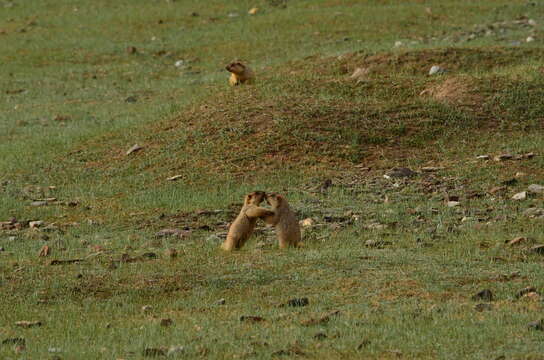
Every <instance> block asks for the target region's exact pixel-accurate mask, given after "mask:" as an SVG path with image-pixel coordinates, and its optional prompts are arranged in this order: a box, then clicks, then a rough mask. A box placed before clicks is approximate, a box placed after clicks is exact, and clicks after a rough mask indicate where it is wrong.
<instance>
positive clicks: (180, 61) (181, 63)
mask: <svg viewBox="0 0 544 360" xmlns="http://www.w3.org/2000/svg"><path fill="white" fill-rule="evenodd" d="M183 65H185V60H178V61H176V62H175V63H174V66H175V67H178V68H179V67H182V66H183Z"/></svg>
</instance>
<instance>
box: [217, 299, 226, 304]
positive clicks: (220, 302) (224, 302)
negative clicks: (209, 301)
mask: <svg viewBox="0 0 544 360" xmlns="http://www.w3.org/2000/svg"><path fill="white" fill-rule="evenodd" d="M226 303H227V300H225V299H219V300H217V301H216V302H215V305H225V304H226Z"/></svg>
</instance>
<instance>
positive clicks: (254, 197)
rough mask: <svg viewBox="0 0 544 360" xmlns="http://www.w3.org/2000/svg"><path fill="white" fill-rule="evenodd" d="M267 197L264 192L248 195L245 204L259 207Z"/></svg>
mask: <svg viewBox="0 0 544 360" xmlns="http://www.w3.org/2000/svg"><path fill="white" fill-rule="evenodd" d="M265 197H266V193H265V192H264V191H254V192H252V193H249V194H247V195H246V198H245V201H244V203H245V204H246V205H251V204H253V205H259V204H260V203H262V202H263V200H264V198H265Z"/></svg>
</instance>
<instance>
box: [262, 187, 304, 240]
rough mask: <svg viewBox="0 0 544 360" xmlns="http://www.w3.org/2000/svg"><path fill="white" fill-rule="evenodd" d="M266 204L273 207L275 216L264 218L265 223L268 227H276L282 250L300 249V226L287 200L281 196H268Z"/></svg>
mask: <svg viewBox="0 0 544 360" xmlns="http://www.w3.org/2000/svg"><path fill="white" fill-rule="evenodd" d="M266 202H267V203H268V205H270V206H271V207H272V211H274V215H272V216H268V215H265V216H264V221H265V222H266V223H267V224H268V225H273V226H275V227H276V236H277V237H278V242H279V246H280V249H284V248H286V247H289V246H293V247H298V246H299V245H300V226H299V224H298V221H297V218H296V216H295V213H294V212H293V211H292V210H291V208H290V207H289V204H288V203H287V199H285V197H283V196H282V195H279V194H275V193H272V194H267V195H266Z"/></svg>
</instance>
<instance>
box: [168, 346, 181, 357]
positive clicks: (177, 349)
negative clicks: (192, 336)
mask: <svg viewBox="0 0 544 360" xmlns="http://www.w3.org/2000/svg"><path fill="white" fill-rule="evenodd" d="M184 350H185V348H184V347H183V346H170V348H169V349H168V352H167V353H166V355H167V356H174V355H176V354H180V353H182V352H183V351H184Z"/></svg>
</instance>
